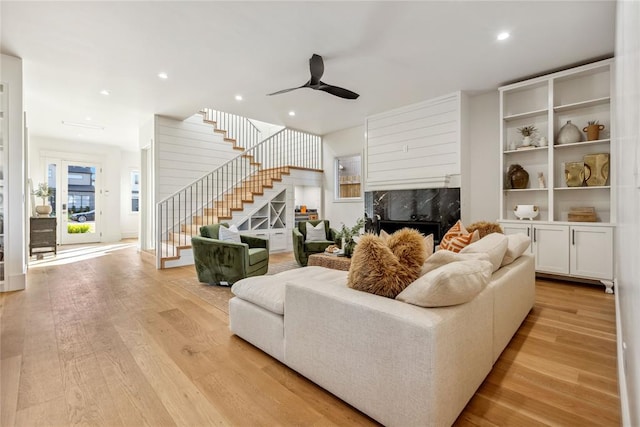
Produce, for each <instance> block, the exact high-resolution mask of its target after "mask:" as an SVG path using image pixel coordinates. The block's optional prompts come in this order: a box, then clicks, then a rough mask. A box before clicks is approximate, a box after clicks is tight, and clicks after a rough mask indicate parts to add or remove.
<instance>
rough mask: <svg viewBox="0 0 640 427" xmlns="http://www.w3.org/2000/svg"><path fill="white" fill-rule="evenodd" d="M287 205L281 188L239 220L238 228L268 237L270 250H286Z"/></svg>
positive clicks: (285, 196) (284, 191)
mask: <svg viewBox="0 0 640 427" xmlns="http://www.w3.org/2000/svg"><path fill="white" fill-rule="evenodd" d="M287 205H288V203H287V190H283V191H281V192H280V193H278V195H276V196H275V197H274V198H272V199H271V200H270V201H269V202H267V203H265V204H264V205H262V206H261V207H260V208H258V209H257V210H255V211H254V212H253V213H252V214H250V215H249V216H248V217H247V218H246V219H245V220H244V221H242V222H240V223H239V224H238V230H240V231H241V232H242V233H244V234H252V235H254V236H259V237H262V238H265V239H269V251H270V252H277V251H285V250H287V233H286V230H287V222H288V221H287ZM247 231H248V233H246V232H247Z"/></svg>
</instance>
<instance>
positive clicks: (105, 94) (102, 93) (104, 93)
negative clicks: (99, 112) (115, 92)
mask: <svg viewBox="0 0 640 427" xmlns="http://www.w3.org/2000/svg"><path fill="white" fill-rule="evenodd" d="M110 93H111V92H109V91H108V90H106V89H102V90H101V91H100V95H104V96H107V95H109V94H110Z"/></svg>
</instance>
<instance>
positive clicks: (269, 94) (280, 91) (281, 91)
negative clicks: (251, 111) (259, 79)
mask: <svg viewBox="0 0 640 427" xmlns="http://www.w3.org/2000/svg"><path fill="white" fill-rule="evenodd" d="M303 87H309V82H306V83H305V84H303V85H302V86H298V87H291V88H289V89H282V90H279V91H277V92H273V93H268V94H267V96H271V95H280V94H281V93H287V92H291V91H292V90H296V89H302V88H303Z"/></svg>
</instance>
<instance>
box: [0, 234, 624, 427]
mask: <svg viewBox="0 0 640 427" xmlns="http://www.w3.org/2000/svg"><path fill="white" fill-rule="evenodd" d="M290 257H291V255H290V254H288V255H284V256H283V255H280V256H278V257H277V258H273V260H272V261H273V262H275V261H276V259H277V260H288V259H290ZM154 262H155V261H154V259H153V257H152V256H150V255H149V254H146V253H138V252H136V250H135V248H132V247H129V248H125V249H119V250H113V251H111V252H108V253H104V254H103V253H101V252H100V251H98V252H96V253H94V254H93V255H92V256H90V257H87V259H84V260H83V261H82V262H70V261H68V262H67V263H60V264H59V265H51V264H47V263H43V264H41V265H37V266H33V267H32V268H30V270H29V273H28V287H27V290H26V291H23V292H13V293H9V294H0V316H1V317H0V321H1V325H0V327H1V341H0V358H1V361H2V365H1V368H2V370H1V383H0V387H1V388H0V391H1V399H0V401H1V403H0V411H1V413H0V425H2V426H3V427H4V426H6V427H8V426H13V425H19V426H37V425H44V426H58V425H61V426H63V425H71V424H74V425H75V424H86V425H105V426H143V425H148V426H165V425H186V426H208V425H239V426H261V425H268V426H272V425H305V426H306V425H374V424H375V422H374V421H372V420H371V419H369V418H368V417H366V416H365V415H363V414H361V413H360V412H358V411H357V410H355V409H353V408H351V407H350V406H349V405H347V404H345V403H343V402H342V401H340V400H339V399H337V398H336V397H334V396H332V395H331V394H329V393H327V392H326V391H324V390H322V389H321V388H319V387H318V386H316V385H314V384H313V383H311V382H310V381H308V380H306V379H305V378H303V377H301V376H300V375H298V374H296V373H295V372H293V371H292V370H290V369H288V368H287V367H285V366H284V365H282V364H280V363H279V362H277V361H275V360H274V359H272V358H271V357H269V356H267V355H265V354H264V353H262V352H261V351H259V350H257V349H255V348H254V347H252V346H251V345H249V344H247V343H245V342H244V341H243V340H241V339H239V338H237V337H235V336H232V335H231V333H230V332H229V329H228V316H227V314H226V312H225V311H224V310H222V309H220V308H218V307H216V306H215V305H214V304H211V303H209V302H207V301H205V300H203V299H201V298H199V297H197V296H196V295H195V294H193V293H191V292H189V291H188V290H186V289H185V288H184V287H181V286H178V285H176V282H177V281H180V280H185V278H193V277H195V272H194V270H193V267H183V268H177V269H170V270H163V271H158V270H156V269H155V268H154ZM616 378H617V375H616V345H615V313H614V299H613V296H611V295H606V294H605V293H604V292H603V291H602V289H601V288H592V287H587V286H582V285H575V284H569V283H564V282H554V281H548V280H539V281H538V282H537V297H536V305H535V308H534V309H533V310H532V312H531V313H530V314H529V316H528V317H527V319H526V320H525V322H524V324H523V325H522V327H521V328H520V330H519V331H518V333H517V335H516V336H515V337H514V339H513V340H512V341H511V343H510V344H509V346H508V347H507V349H506V350H505V352H504V353H503V354H502V356H501V357H500V359H499V361H498V362H497V363H496V365H495V367H494V369H493V371H492V372H491V373H490V375H489V376H488V377H487V379H486V380H485V382H484V383H483V385H482V386H481V387H480V389H479V390H478V391H477V393H476V394H475V396H474V397H473V398H472V399H471V401H470V402H469V404H468V405H467V407H466V408H465V410H464V412H463V413H462V414H461V415H460V417H459V418H458V420H457V422H456V424H457V425H460V426H464V425H483V426H489V425H501V426H526V425H545V424H547V425H567V426H569V425H580V426H584V425H600V426H603V425H611V426H615V425H619V424H620V410H619V398H618V385H617V379H616ZM426 398H428V397H427V396H425V399H426Z"/></svg>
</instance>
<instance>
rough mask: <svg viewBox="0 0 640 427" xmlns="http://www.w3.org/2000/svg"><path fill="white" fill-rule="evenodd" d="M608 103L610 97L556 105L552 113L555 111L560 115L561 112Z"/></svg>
mask: <svg viewBox="0 0 640 427" xmlns="http://www.w3.org/2000/svg"><path fill="white" fill-rule="evenodd" d="M610 102H611V97H609V96H606V97H604V98H596V99H589V100H587V101H582V102H574V103H572V104H565V105H558V106H557V107H553V111H555V112H556V113H560V112H563V111H569V110H577V109H578V108H587V107H594V106H596V105H603V104H608V103H610Z"/></svg>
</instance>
